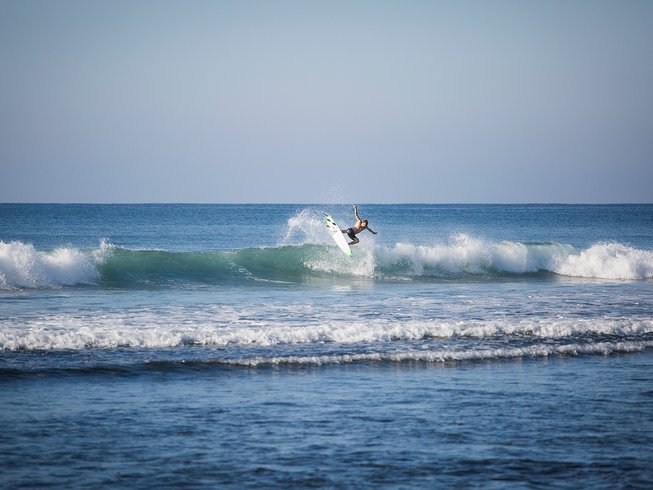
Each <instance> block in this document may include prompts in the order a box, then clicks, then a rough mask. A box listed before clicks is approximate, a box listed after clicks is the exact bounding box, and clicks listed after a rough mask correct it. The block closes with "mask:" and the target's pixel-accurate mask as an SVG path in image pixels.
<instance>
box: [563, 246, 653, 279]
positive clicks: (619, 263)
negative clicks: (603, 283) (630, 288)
mask: <svg viewBox="0 0 653 490" xmlns="http://www.w3.org/2000/svg"><path fill="white" fill-rule="evenodd" d="M553 270H554V272H556V273H558V274H562V275H566V276H575V277H588V278H598V279H631V280H632V279H650V278H653V252H651V251H645V250H638V249H635V248H632V247H629V246H627V245H622V244H621V243H598V244H595V245H592V246H591V247H590V248H588V249H587V250H583V251H581V252H580V253H578V254H571V255H568V256H566V257H565V258H564V259H563V260H561V261H560V263H559V264H558V265H557V266H556V267H554V269H553Z"/></svg>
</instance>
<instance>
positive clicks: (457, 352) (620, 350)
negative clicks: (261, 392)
mask: <svg viewBox="0 0 653 490" xmlns="http://www.w3.org/2000/svg"><path fill="white" fill-rule="evenodd" d="M651 348H653V342H651V341H645V342H638V341H626V342H596V343H571V344H561V345H550V344H535V345H530V346H524V347H505V348H494V349H493V348H485V349H467V350H462V349H432V350H421V351H413V350H409V351H397V352H365V353H360V354H333V355H315V356H301V355H300V356H277V357H251V358H241V359H227V360H223V361H215V362H213V364H225V365H231V366H243V367H262V366H279V365H285V366H306V365H309V366H310V365H314V366H321V365H329V364H352V363H361V362H381V363H382V362H392V363H405V362H424V363H443V364H448V363H458V362H470V361H498V360H510V359H523V358H542V357H549V356H579V355H610V354H613V353H615V354H630V353H636V352H643V351H645V350H648V349H651Z"/></svg>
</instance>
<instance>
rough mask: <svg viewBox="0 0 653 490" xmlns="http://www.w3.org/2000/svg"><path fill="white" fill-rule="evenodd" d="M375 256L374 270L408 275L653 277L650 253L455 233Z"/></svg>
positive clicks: (379, 251)
mask: <svg viewBox="0 0 653 490" xmlns="http://www.w3.org/2000/svg"><path fill="white" fill-rule="evenodd" d="M374 253H375V258H376V267H377V272H378V270H379V269H380V270H384V269H387V270H393V268H395V269H396V268H399V270H400V273H404V274H408V275H412V276H422V275H426V274H429V273H430V272H429V271H431V272H432V271H434V270H436V271H442V272H446V273H450V274H460V273H471V274H478V273H483V272H488V271H494V272H499V273H512V274H524V273H530V272H537V271H549V272H554V273H556V274H560V275H565V276H573V277H584V278H596V279H630V280H635V279H649V278H653V252H652V251H646V250H638V249H636V248H633V247H629V246H627V245H623V244H619V243H599V244H595V245H593V246H591V247H590V248H588V249H586V250H578V249H576V248H575V247H573V246H571V245H566V244H560V243H548V244H524V243H519V242H512V241H502V242H492V241H485V240H481V239H479V238H474V237H470V236H468V235H465V234H459V235H455V236H453V237H452V238H451V239H450V240H449V241H448V242H446V243H438V244H434V245H414V244H411V243H397V244H395V245H394V246H391V247H388V246H377V247H376V249H375V251H374Z"/></svg>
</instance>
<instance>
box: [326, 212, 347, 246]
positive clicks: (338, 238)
mask: <svg viewBox="0 0 653 490" xmlns="http://www.w3.org/2000/svg"><path fill="white" fill-rule="evenodd" d="M324 220H325V221H326V227H327V230H329V233H331V236H332V237H333V240H334V241H335V242H336V245H338V246H339V247H340V250H342V251H343V252H345V253H346V254H347V255H349V256H350V257H351V248H349V244H348V243H347V240H346V239H345V235H343V234H342V231H340V228H339V227H338V225H337V224H336V222H335V221H334V220H333V218H332V217H331V216H329V215H328V214H325V215H324Z"/></svg>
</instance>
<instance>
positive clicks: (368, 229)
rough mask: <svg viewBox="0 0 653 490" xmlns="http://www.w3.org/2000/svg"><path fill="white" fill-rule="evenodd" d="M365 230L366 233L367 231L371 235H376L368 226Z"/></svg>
mask: <svg viewBox="0 0 653 490" xmlns="http://www.w3.org/2000/svg"><path fill="white" fill-rule="evenodd" d="M365 229H366V230H367V231H369V232H370V233H371V234H372V235H376V234H377V233H376V231H374V230H373V229H372V228H370V227H369V226H368V227H367V228H365Z"/></svg>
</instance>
